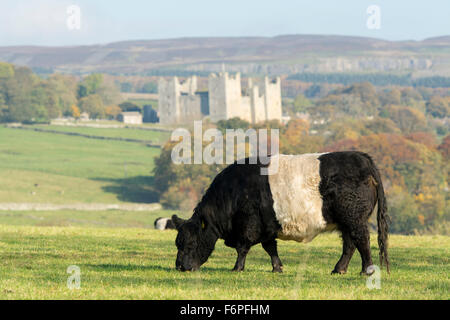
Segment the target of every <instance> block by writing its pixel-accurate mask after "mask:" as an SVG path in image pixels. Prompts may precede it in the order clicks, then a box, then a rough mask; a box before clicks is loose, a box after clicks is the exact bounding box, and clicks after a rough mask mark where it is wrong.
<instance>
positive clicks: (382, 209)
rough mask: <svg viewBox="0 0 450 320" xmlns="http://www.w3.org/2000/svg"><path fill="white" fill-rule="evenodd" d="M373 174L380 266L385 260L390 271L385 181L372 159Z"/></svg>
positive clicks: (388, 219) (388, 220)
mask: <svg viewBox="0 0 450 320" xmlns="http://www.w3.org/2000/svg"><path fill="white" fill-rule="evenodd" d="M371 162H372V175H373V177H374V178H375V181H376V189H377V201H378V205H377V207H378V211H377V224H378V247H379V248H380V267H381V266H383V262H384V263H385V264H386V270H387V272H388V273H389V256H388V234H389V222H390V218H389V215H388V214H387V205H386V197H385V195H384V188H383V183H382V182H381V176H380V173H379V171H378V169H377V168H376V166H375V164H374V163H373V161H372V159H371Z"/></svg>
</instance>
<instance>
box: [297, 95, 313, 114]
mask: <svg viewBox="0 0 450 320" xmlns="http://www.w3.org/2000/svg"><path fill="white" fill-rule="evenodd" d="M311 106H312V102H311V100H309V99H308V98H306V97H305V96H304V95H303V94H301V93H299V94H298V95H297V96H296V97H295V99H294V110H293V111H294V112H305V111H306V110H307V109H308V108H309V107H311Z"/></svg>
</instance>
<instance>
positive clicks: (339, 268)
mask: <svg viewBox="0 0 450 320" xmlns="http://www.w3.org/2000/svg"><path fill="white" fill-rule="evenodd" d="M355 249H356V247H355V245H354V243H353V241H352V239H351V238H350V235H349V234H348V233H347V232H342V256H341V258H340V259H339V261H338V262H337V263H336V266H335V267H334V270H333V271H331V274H336V273H338V274H344V273H346V272H347V268H348V264H349V262H350V259H351V258H352V256H353V253H354V252H355Z"/></svg>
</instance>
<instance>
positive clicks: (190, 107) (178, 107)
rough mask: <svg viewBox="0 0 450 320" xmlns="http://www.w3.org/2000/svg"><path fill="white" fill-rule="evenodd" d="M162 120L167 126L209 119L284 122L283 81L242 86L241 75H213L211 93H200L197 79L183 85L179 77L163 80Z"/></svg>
mask: <svg viewBox="0 0 450 320" xmlns="http://www.w3.org/2000/svg"><path fill="white" fill-rule="evenodd" d="M158 92H159V118H160V122H161V123H164V124H177V123H185V122H189V121H191V120H200V119H202V118H203V117H204V116H209V118H210V119H211V121H212V122H217V121H220V120H227V119H230V118H233V117H239V118H241V119H243V120H246V121H248V122H251V123H257V122H262V121H266V120H279V121H281V80H280V78H279V77H277V78H275V79H271V80H269V78H268V77H267V76H266V77H265V78H264V80H263V81H259V82H258V81H254V79H251V78H249V79H248V86H247V88H246V90H244V91H243V90H242V87H241V75H240V73H239V72H238V73H235V74H229V73H228V72H220V73H212V74H210V75H209V77H208V92H201V93H200V92H197V78H196V77H195V76H193V77H190V78H187V79H186V80H185V81H182V82H180V81H179V80H178V78H177V77H173V78H171V79H169V80H165V79H160V81H159V86H158Z"/></svg>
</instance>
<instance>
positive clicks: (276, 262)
mask: <svg viewBox="0 0 450 320" xmlns="http://www.w3.org/2000/svg"><path fill="white" fill-rule="evenodd" d="M261 244H262V247H263V248H264V250H266V252H267V253H268V254H269V256H270V259H271V260H272V272H283V264H282V263H281V260H280V257H278V250H277V241H276V240H275V239H273V240H270V241H267V242H263V243H261Z"/></svg>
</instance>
